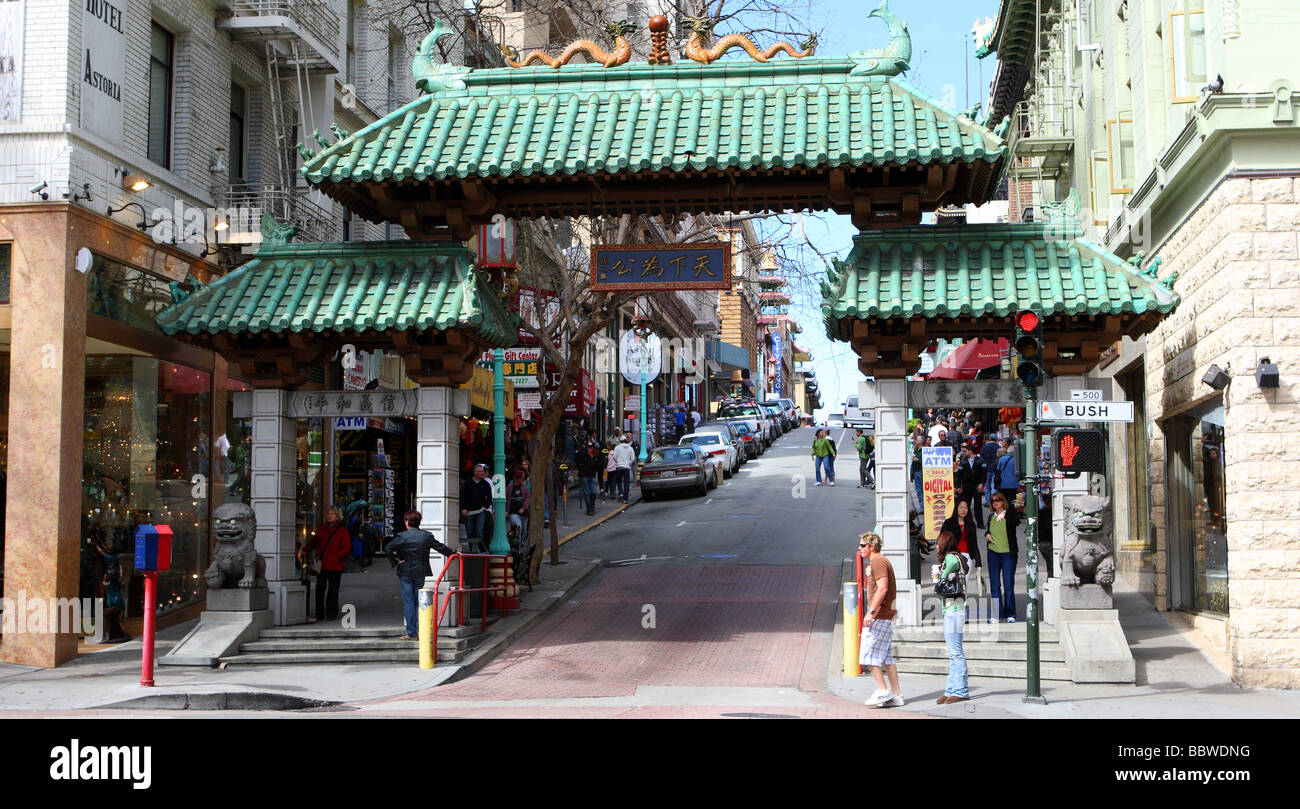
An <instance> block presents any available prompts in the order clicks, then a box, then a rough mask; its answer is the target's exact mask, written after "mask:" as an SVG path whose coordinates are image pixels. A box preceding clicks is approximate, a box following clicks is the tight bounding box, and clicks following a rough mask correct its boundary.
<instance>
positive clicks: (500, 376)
mask: <svg viewBox="0 0 1300 809" xmlns="http://www.w3.org/2000/svg"><path fill="white" fill-rule="evenodd" d="M504 363H505V351H504V350H503V349H500V348H498V349H495V350H493V352H492V467H493V470H492V471H493V475H492V512H493V517H492V544H491V545H489V546H488V553H510V540H508V539H506V521H507V519H508V517H507V515H506V382H505V374H504V373H503V371H502V367H501V366H502V365H503V364H504Z"/></svg>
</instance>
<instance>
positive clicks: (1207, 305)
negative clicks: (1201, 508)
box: [1146, 177, 1300, 688]
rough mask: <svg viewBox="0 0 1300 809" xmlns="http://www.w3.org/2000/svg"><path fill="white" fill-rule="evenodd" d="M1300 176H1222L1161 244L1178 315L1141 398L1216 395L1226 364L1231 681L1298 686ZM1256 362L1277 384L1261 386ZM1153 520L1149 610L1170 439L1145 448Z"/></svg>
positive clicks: (1173, 405) (1154, 407)
mask: <svg viewBox="0 0 1300 809" xmlns="http://www.w3.org/2000/svg"><path fill="white" fill-rule="evenodd" d="M1298 233H1300V179H1297V178H1292V177H1283V178H1229V179H1227V180H1225V181H1224V182H1223V183H1221V184H1220V185H1219V187H1218V188H1217V189H1216V190H1215V191H1214V192H1213V193H1212V194H1211V195H1210V196H1209V197H1208V198H1207V199H1206V201H1205V202H1204V203H1203V204H1202V205H1201V207H1200V208H1199V209H1198V210H1197V211H1196V212H1195V213H1194V214H1193V215H1192V216H1191V217H1190V218H1189V220H1188V221H1187V222H1185V223H1184V224H1183V225H1182V227H1180V228H1179V229H1178V230H1177V231H1176V232H1175V233H1174V234H1173V236H1172V237H1171V238H1170V239H1169V240H1168V241H1167V242H1166V243H1165V244H1164V245H1163V246H1162V247H1161V248H1160V249H1159V251H1158V253H1159V255H1160V256H1161V257H1162V258H1163V259H1164V260H1165V264H1164V267H1163V268H1162V272H1163V271H1164V270H1174V271H1177V272H1178V273H1179V277H1178V280H1177V282H1176V285H1175V289H1176V290H1177V291H1178V293H1179V294H1180V295H1181V296H1182V297H1183V302H1182V304H1181V305H1180V306H1179V308H1178V310H1177V311H1176V312H1175V313H1174V314H1173V315H1171V316H1170V317H1169V318H1168V319H1166V320H1165V322H1164V323H1162V324H1161V325H1160V326H1159V327H1158V328H1157V329H1156V330H1155V331H1153V332H1152V333H1151V334H1150V335H1149V336H1148V338H1147V352H1146V374H1147V378H1146V384H1147V406H1148V410H1149V413H1150V414H1151V417H1152V418H1153V419H1155V420H1156V421H1157V422H1160V421H1161V420H1163V419H1166V418H1169V417H1171V416H1173V415H1176V414H1177V413H1179V412H1182V411H1184V410H1186V409H1188V408H1189V407H1191V406H1195V405H1196V404H1199V403H1201V402H1203V401H1206V400H1210V399H1212V398H1213V396H1212V394H1213V391H1212V390H1211V389H1210V388H1209V387H1208V386H1206V385H1204V384H1202V383H1201V381H1200V380H1201V377H1202V376H1203V375H1204V374H1205V372H1206V370H1207V369H1208V368H1209V366H1210V364H1211V363H1213V364H1217V365H1218V366H1219V367H1220V368H1227V367H1228V366H1229V365H1231V371H1230V373H1231V375H1232V383H1231V384H1230V385H1229V386H1228V388H1227V389H1226V390H1225V391H1224V402H1225V408H1226V411H1225V417H1224V421H1225V424H1226V437H1225V460H1226V467H1225V469H1226V471H1225V480H1226V483H1225V489H1226V513H1227V541H1228V582H1229V583H1228V593H1229V637H1230V641H1229V646H1230V648H1229V650H1228V651H1229V653H1230V655H1231V658H1232V663H1233V670H1234V677H1235V678H1236V679H1237V680H1238V681H1239V682H1241V683H1243V684H1246V685H1255V686H1270V687H1283V688H1300V540H1298V539H1297V533H1296V530H1295V522H1296V517H1297V515H1300V460H1297V459H1296V457H1295V453H1294V452H1293V450H1292V443H1293V442H1292V441H1290V440H1289V439H1290V437H1291V436H1294V435H1295V433H1296V431H1297V430H1300V260H1297V234H1298ZM1262 357H1268V358H1269V359H1270V360H1272V361H1273V362H1274V363H1276V364H1277V366H1278V368H1279V371H1280V375H1281V386H1280V387H1279V388H1276V389H1273V390H1263V389H1260V388H1259V387H1258V386H1257V385H1256V383H1255V379H1254V372H1255V368H1256V366H1257V364H1258V362H1259V360H1260V359H1261V358H1262ZM1149 457H1150V462H1151V522H1152V524H1153V525H1155V527H1156V533H1157V553H1156V557H1155V565H1156V605H1157V607H1158V608H1160V609H1167V608H1168V606H1169V593H1168V579H1169V570H1168V566H1169V553H1168V551H1169V547H1170V540H1171V537H1169V536H1168V535H1167V525H1166V516H1167V515H1166V488H1165V468H1166V460H1167V458H1166V442H1165V439H1164V438H1163V437H1162V436H1161V435H1160V432H1159V431H1157V432H1156V433H1155V435H1154V436H1153V437H1152V439H1151V442H1150V447H1149Z"/></svg>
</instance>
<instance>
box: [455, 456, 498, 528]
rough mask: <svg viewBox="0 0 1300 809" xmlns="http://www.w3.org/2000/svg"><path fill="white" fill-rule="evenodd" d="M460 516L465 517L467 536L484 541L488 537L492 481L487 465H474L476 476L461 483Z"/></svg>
mask: <svg viewBox="0 0 1300 809" xmlns="http://www.w3.org/2000/svg"><path fill="white" fill-rule="evenodd" d="M460 516H462V517H464V518H465V537H466V538H467V539H469V540H471V541H474V542H482V541H484V538H485V537H487V535H488V534H487V531H488V519H489V518H490V517H492V516H493V514H492V482H491V481H490V480H488V479H487V467H486V466H484V465H483V464H478V465H476V466H475V467H474V477H473V479H471V480H467V481H465V482H464V483H462V484H461V485H460Z"/></svg>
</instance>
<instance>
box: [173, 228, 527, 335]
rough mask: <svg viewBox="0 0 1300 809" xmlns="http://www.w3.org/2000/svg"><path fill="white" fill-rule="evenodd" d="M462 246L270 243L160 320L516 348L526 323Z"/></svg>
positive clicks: (188, 327) (195, 327)
mask: <svg viewBox="0 0 1300 809" xmlns="http://www.w3.org/2000/svg"><path fill="white" fill-rule="evenodd" d="M471 262H472V255H471V254H470V253H469V252H468V251H467V250H465V248H464V247H463V246H461V245H459V244H455V245H442V244H430V243H427V242H409V241H407V242H342V243H334V244H307V243H303V244H287V245H280V246H273V247H263V248H262V249H261V250H259V251H258V253H257V256H256V257H255V258H253V259H252V260H251V261H249V262H248V263H247V264H244V265H243V266H241V267H239V268H237V269H235V270H234V271H232V272H230V273H228V274H227V275H224V276H222V277H221V278H219V279H217V280H216V281H214V282H213V283H212V284H211V285H210V286H206V287H200V288H199V289H198V290H197V291H196V292H194V293H193V294H191V295H189V296H188V297H186V298H185V299H184V300H182V301H180V302H179V303H176V304H173V305H172V306H170V307H168V308H167V309H165V310H164V311H163V312H161V313H160V314H159V315H158V317H157V323H158V326H159V327H160V328H161V329H162V330H163V331H164V332H165V333H166V334H168V335H176V334H194V335H199V334H221V333H224V334H229V335H248V334H259V333H266V332H269V333H275V334H282V333H284V332H308V333H317V334H328V333H342V332H349V331H352V332H357V331H376V332H377V331H389V330H391V331H408V330H410V331H426V330H430V329H436V330H440V331H445V330H448V329H452V328H462V329H470V330H473V331H475V332H477V333H478V334H479V335H480V336H481V337H482V338H483V339H484V340H485V341H486V342H488V343H490V344H491V345H494V346H503V347H504V346H511V345H514V343H515V339H516V337H517V335H518V331H517V326H516V324H515V322H514V320H513V318H512V316H511V315H509V314H507V313H506V311H505V309H504V307H503V306H502V305H501V302H500V299H499V298H498V297H497V295H496V294H495V293H494V292H493V291H492V290H491V289H489V288H488V287H487V285H486V284H485V283H484V281H483V280H482V278H481V277H480V276H479V274H478V273H477V272H475V271H474V269H473V266H472V263H471Z"/></svg>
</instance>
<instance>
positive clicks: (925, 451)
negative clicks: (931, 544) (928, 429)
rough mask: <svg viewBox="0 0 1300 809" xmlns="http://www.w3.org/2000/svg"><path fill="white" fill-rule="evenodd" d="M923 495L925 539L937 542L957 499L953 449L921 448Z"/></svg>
mask: <svg viewBox="0 0 1300 809" xmlns="http://www.w3.org/2000/svg"><path fill="white" fill-rule="evenodd" d="M921 493H922V494H923V495H924V497H925V503H924V506H925V538H926V539H929V540H936V539H938V538H939V530H940V529H941V528H943V521H944V520H946V519H948V513H949V512H951V511H952V509H953V503H954V501H955V499H956V492H955V491H954V490H953V482H952V447H922V448H921Z"/></svg>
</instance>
